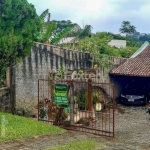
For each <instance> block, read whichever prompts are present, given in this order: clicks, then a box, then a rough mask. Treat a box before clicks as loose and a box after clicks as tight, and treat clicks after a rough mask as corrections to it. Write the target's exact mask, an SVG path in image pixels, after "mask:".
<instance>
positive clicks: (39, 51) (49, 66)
mask: <svg viewBox="0 0 150 150" xmlns="http://www.w3.org/2000/svg"><path fill="white" fill-rule="evenodd" d="M91 59H92V56H91V54H89V53H82V52H79V51H72V50H66V49H61V48H60V47H56V46H49V45H44V44H41V43H35V44H34V46H33V48H32V51H31V54H30V56H29V57H27V58H26V59H24V60H23V61H22V62H20V63H19V64H18V65H17V66H16V67H15V69H14V74H15V79H14V81H15V96H16V97H15V99H16V102H19V101H22V102H30V103H34V104H35V103H36V104H37V99H38V79H47V78H48V75H49V72H50V71H51V70H53V69H55V70H58V69H59V68H60V66H62V65H64V66H65V68H66V70H67V69H80V68H92V67H93V65H92V62H91V61H90V60H91ZM109 59H110V60H111V61H112V64H111V65H110V66H109V68H108V70H107V71H106V70H104V69H103V68H101V69H100V70H99V74H100V81H99V82H107V83H109V82H112V81H113V80H112V79H111V78H110V75H109V71H110V70H111V69H113V68H116V67H118V66H119V65H120V64H122V63H123V62H124V61H125V60H126V59H123V58H116V57H109Z"/></svg>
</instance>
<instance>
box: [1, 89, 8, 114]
mask: <svg viewBox="0 0 150 150" xmlns="http://www.w3.org/2000/svg"><path fill="white" fill-rule="evenodd" d="M0 111H4V112H10V91H9V88H7V87H4V88H0Z"/></svg>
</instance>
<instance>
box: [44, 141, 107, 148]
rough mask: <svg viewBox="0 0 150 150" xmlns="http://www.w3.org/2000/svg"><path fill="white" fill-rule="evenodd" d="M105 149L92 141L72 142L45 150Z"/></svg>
mask: <svg viewBox="0 0 150 150" xmlns="http://www.w3.org/2000/svg"><path fill="white" fill-rule="evenodd" d="M103 148H106V146H105V145H103V144H101V143H97V142H96V141H94V140H81V141H72V142H70V143H68V144H65V145H61V146H57V147H53V148H50V149H46V150H96V149H99V150H100V149H103Z"/></svg>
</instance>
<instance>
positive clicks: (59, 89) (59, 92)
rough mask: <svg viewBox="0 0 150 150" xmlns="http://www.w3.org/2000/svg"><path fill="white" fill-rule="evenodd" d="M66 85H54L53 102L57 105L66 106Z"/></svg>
mask: <svg viewBox="0 0 150 150" xmlns="http://www.w3.org/2000/svg"><path fill="white" fill-rule="evenodd" d="M67 91H68V86H67V84H55V91H54V102H55V104H57V105H68V95H67Z"/></svg>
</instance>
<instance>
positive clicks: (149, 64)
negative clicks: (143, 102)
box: [110, 43, 150, 98]
mask: <svg viewBox="0 0 150 150" xmlns="http://www.w3.org/2000/svg"><path fill="white" fill-rule="evenodd" d="M146 44H147V43H146ZM132 56H133V57H131V58H129V59H127V61H126V62H124V63H123V64H122V65H120V66H119V67H118V68H115V69H113V70H112V71H111V72H110V75H111V77H112V79H113V82H114V84H115V92H116V96H115V97H116V98H117V97H118V96H119V95H120V94H121V92H122V91H123V90H124V88H125V87H126V86H127V85H128V84H130V83H131V82H133V81H134V83H136V86H141V85H144V86H145V88H146V89H145V90H146V91H145V92H147V94H149V93H150V44H147V45H145V46H142V47H141V49H139V50H138V51H136V52H135V53H134V54H133V55H132Z"/></svg>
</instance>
